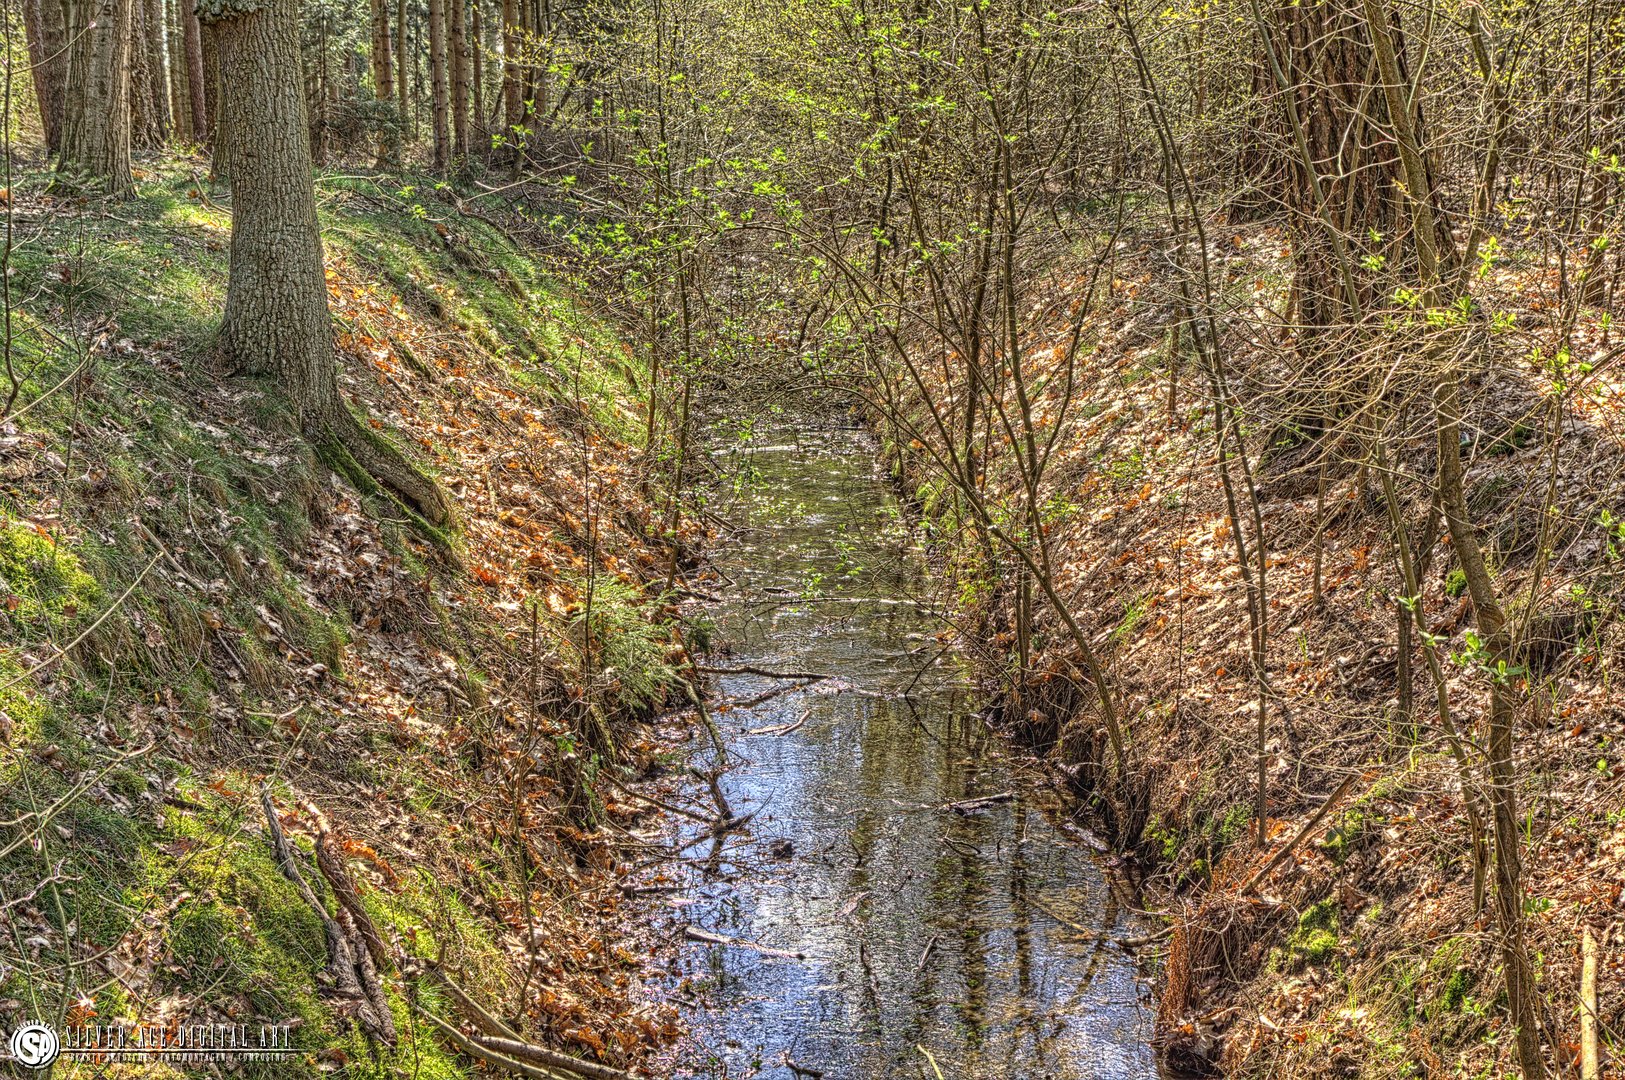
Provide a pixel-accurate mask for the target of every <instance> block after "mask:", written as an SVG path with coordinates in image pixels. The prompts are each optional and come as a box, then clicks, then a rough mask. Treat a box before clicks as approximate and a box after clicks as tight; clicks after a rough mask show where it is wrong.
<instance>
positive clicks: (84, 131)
mask: <svg viewBox="0 0 1625 1080" xmlns="http://www.w3.org/2000/svg"><path fill="white" fill-rule="evenodd" d="M130 6H131V0H63V3H62V11H63V17H64V20H65V22H66V25H67V30H68V41H69V45H68V79H67V86H66V90H65V93H64V96H63V109H62V148H61V152H60V153H59V154H58V155H57V169H58V171H59V172H60V173H62V174H64V175H65V176H67V177H81V178H85V179H88V180H90V181H92V182H93V184H94V186H95V187H97V188H99V189H100V190H102V191H104V192H106V193H107V194H108V195H110V196H112V197H113V198H119V199H122V198H127V197H128V196H130V195H131V194H133V193H134V191H135V178H134V177H133V176H132V175H131V173H130Z"/></svg>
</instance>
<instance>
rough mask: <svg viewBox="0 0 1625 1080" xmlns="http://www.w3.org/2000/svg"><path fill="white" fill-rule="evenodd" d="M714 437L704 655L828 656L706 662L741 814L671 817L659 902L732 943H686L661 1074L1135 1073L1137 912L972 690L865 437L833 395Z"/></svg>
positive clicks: (1141, 1060)
mask: <svg viewBox="0 0 1625 1080" xmlns="http://www.w3.org/2000/svg"><path fill="white" fill-rule="evenodd" d="M718 454H719V457H722V458H726V459H727V460H726V461H725V462H724V464H725V465H726V466H727V469H728V472H729V473H730V475H733V474H736V471H737V470H738V469H739V468H740V467H741V466H743V467H744V468H745V470H746V475H747V477H749V479H750V482H748V483H746V484H743V485H742V486H741V487H740V490H739V492H738V494H737V496H736V498H735V504H734V505H733V507H732V508H731V509H730V510H729V512H728V513H729V517H730V518H731V519H733V520H735V521H740V522H742V523H743V524H744V526H745V527H744V528H743V529H741V531H740V532H739V534H738V535H737V536H735V537H732V538H730V539H728V540H727V541H725V542H724V543H723V544H721V545H719V546H720V547H721V549H722V550H721V551H720V552H719V553H718V558H717V566H718V569H719V571H720V572H721V574H723V575H724V577H725V579H726V580H725V581H724V582H723V584H722V585H721V586H720V587H719V591H721V592H722V593H723V594H724V596H725V599H724V601H723V602H722V603H719V604H717V605H715V606H714V607H713V608H712V609H711V610H710V612H709V616H710V617H711V618H712V619H714V620H715V622H716V629H715V632H714V643H715V644H723V643H726V644H727V645H728V646H729V647H731V655H728V656H726V657H714V659H715V662H716V663H717V665H718V666H725V667H732V668H741V667H756V668H762V669H768V670H773V671H805V672H825V673H830V674H832V675H833V676H835V677H834V678H831V679H826V680H822V681H818V682H810V683H804V684H800V685H799V687H798V686H797V684H794V683H791V682H788V681H786V680H783V679H776V678H770V677H764V676H760V675H751V674H730V675H724V676H721V677H720V678H719V679H718V680H717V684H718V685H717V689H718V691H719V693H718V695H717V699H716V700H717V701H718V703H719V705H718V706H717V708H718V715H717V721H718V723H719V724H720V725H721V727H722V729H723V731H724V732H725V734H726V735H727V737H728V740H729V753H730V756H731V763H732V766H733V767H732V769H731V771H729V772H728V773H727V774H726V776H725V777H724V778H723V780H722V786H723V790H724V792H725V793H726V796H727V799H728V801H729V803H730V804H731V805H732V808H733V810H734V812H735V813H736V814H744V813H754V814H755V817H754V818H753V819H752V820H751V821H750V823H749V825H748V827H747V828H745V829H743V830H740V831H737V832H734V833H731V834H729V835H728V836H726V837H725V838H723V839H722V840H721V841H720V842H717V841H713V840H711V839H708V838H706V837H705V836H704V835H703V834H704V829H703V827H702V826H699V825H697V824H696V825H693V826H692V827H691V829H690V830H689V831H688V832H685V834H684V835H683V837H682V839H683V840H695V841H696V842H695V843H694V845H693V846H691V847H689V848H687V849H686V852H685V854H686V855H688V856H689V858H690V860H691V861H690V862H689V863H687V864H685V866H684V868H683V869H682V870H681V871H680V875H681V876H680V884H681V888H680V889H679V890H678V891H677V893H676V894H675V895H674V897H673V899H672V901H671V903H672V905H673V907H674V909H675V910H676V912H677V918H678V919H679V921H680V923H684V924H688V925H690V926H692V927H694V928H696V929H697V930H699V931H700V932H701V933H703V934H712V935H716V936H719V937H723V938H727V939H730V942H731V943H729V944H710V943H705V942H689V943H688V944H686V945H685V947H684V950H683V953H682V956H681V960H680V967H681V969H682V970H681V973H680V976H679V977H678V979H679V985H678V986H677V988H676V990H675V991H674V996H675V998H676V1000H678V1001H679V1002H680V1003H681V1004H682V1005H683V1007H684V1010H685V1013H686V1020H687V1022H688V1024H689V1026H690V1027H691V1029H692V1031H693V1032H694V1036H693V1038H694V1045H693V1046H691V1047H689V1048H688V1051H687V1053H686V1056H685V1068H684V1069H683V1070H680V1071H679V1072H678V1073H677V1075H680V1076H691V1077H692V1076H708V1077H730V1078H738V1077H749V1076H757V1075H760V1076H770V1077H786V1078H788V1077H794V1076H797V1075H800V1076H812V1075H814V1074H815V1073H821V1074H822V1075H823V1076H824V1077H826V1078H828V1080H848V1078H850V1080H870V1078H880V1077H910V1078H912V1077H925V1078H928V1080H929V1078H935V1077H936V1076H939V1075H940V1076H942V1077H944V1078H947V1080H956V1078H964V1080H971V1078H1021V1080H1042V1078H1055V1080H1074V1078H1077V1080H1082V1078H1091V1080H1097V1078H1108V1080H1109V1078H1117V1077H1134V1078H1143V1077H1153V1076H1155V1075H1156V1069H1155V1065H1154V1063H1153V1055H1152V1052H1151V1050H1150V1048H1149V1041H1150V1036H1151V1008H1150V1002H1149V999H1148V996H1147V989H1146V982H1145V980H1144V979H1143V978H1142V977H1141V975H1140V973H1139V972H1138V970H1137V968H1136V965H1135V962H1134V960H1133V958H1132V957H1131V956H1130V955H1129V954H1128V953H1126V952H1125V951H1124V950H1123V949H1122V948H1120V947H1119V946H1117V945H1115V944H1113V943H1112V938H1114V937H1119V936H1132V935H1135V934H1138V933H1141V932H1143V928H1142V927H1140V926H1138V925H1136V924H1134V923H1133V922H1132V921H1130V917H1129V916H1127V915H1126V913H1124V912H1122V911H1121V910H1120V909H1119V907H1118V905H1117V904H1116V901H1115V900H1114V893H1113V890H1112V889H1111V888H1110V887H1109V885H1108V882H1107V880H1106V879H1105V878H1104V876H1103V874H1102V872H1101V870H1100V868H1099V867H1098V866H1097V865H1096V864H1095V862H1094V861H1093V858H1092V857H1091V853H1090V852H1089V851H1088V849H1087V848H1085V847H1084V846H1083V845H1081V844H1080V843H1079V842H1078V841H1077V840H1075V839H1073V838H1071V837H1069V836H1067V835H1065V834H1064V833H1062V832H1061V831H1060V830H1059V829H1058V828H1057V826H1056V825H1055V824H1054V820H1055V819H1054V816H1053V815H1054V813H1055V807H1054V806H1053V805H1050V804H1049V803H1048V802H1047V801H1046V797H1045V796H1043V795H1042V794H1041V793H1039V792H1038V789H1037V788H1036V787H1035V786H1034V785H1032V784H1031V783H1026V784H1024V782H1023V780H1022V778H1021V777H1020V776H1018V775H1015V773H1014V765H1013V764H1012V762H1011V761H1010V760H1009V759H1008V756H1007V754H1006V752H1005V750H1004V749H1003V748H1002V747H1001V745H1000V742H999V740H998V739H997V738H996V737H995V736H993V735H992V734H990V733H989V732H988V730H987V729H986V726H985V725H984V723H983V722H982V721H981V720H980V719H979V718H978V717H977V716H976V715H974V713H973V711H972V710H973V703H972V700H971V695H970V692H969V685H968V682H967V680H966V678H965V675H964V672H963V670H962V667H961V665H959V664H958V663H957V662H956V660H955V658H954V656H953V655H952V653H951V651H949V650H948V649H947V648H946V647H945V645H944V640H946V639H942V638H940V635H941V631H942V630H943V623H942V622H941V621H940V619H939V618H938V617H937V616H936V615H935V614H934V613H933V611H932V610H931V606H932V603H933V602H934V601H940V600H941V599H942V598H941V597H940V596H938V595H934V594H935V592H936V591H935V590H934V589H933V588H932V587H931V586H932V582H931V581H930V579H929V576H928V574H927V572H926V570H925V564H924V562H923V560H922V559H921V558H920V556H919V553H918V552H917V551H916V550H914V548H913V547H912V546H911V544H910V542H909V537H908V535H907V531H906V529H905V528H904V527H903V525H902V524H901V523H900V521H899V515H898V512H897V507H896V503H895V500H894V499H893V498H892V495H891V492H890V489H889V487H888V485H887V484H886V483H885V481H884V478H883V477H881V476H880V475H879V474H878V473H877V472H876V469H875V462H876V460H877V455H876V452H875V447H874V446H873V444H872V443H871V441H870V440H869V439H868V438H867V437H866V436H865V435H863V434H862V433H860V432H857V431H853V430H850V429H846V428H844V427H841V426H839V421H832V423H831V424H830V425H829V426H819V425H816V424H806V425H803V426H800V427H797V428H785V429H781V430H778V431H775V432H772V433H770V434H769V435H768V436H767V437H766V438H765V439H758V440H757V444H756V445H755V446H754V447H752V446H750V444H745V445H744V447H743V448H741V447H739V446H733V447H730V448H729V449H727V450H723V451H718ZM786 687H792V689H790V690H789V691H788V692H782V693H774V692H775V691H781V690H785V688H786ZM768 695H771V696H768ZM764 696H766V700H760V701H759V702H758V703H756V704H751V702H753V701H757V700H758V699H761V698H763V697H764ZM729 702H732V703H736V704H735V705H734V706H733V707H725V703H729ZM738 703H744V704H738ZM797 725H799V726H797ZM752 732H755V734H752ZM1007 793H1008V794H1009V795H1010V796H1011V797H1010V798H1008V799H1006V800H1004V801H988V802H987V803H985V804H983V805H978V806H971V807H966V806H955V805H952V804H960V803H964V802H965V801H966V800H975V799H984V798H989V797H992V798H993V799H997V798H998V797H1001V796H1004V795H1006V794H1007ZM737 942H749V943H752V944H754V945H756V946H760V947H761V949H756V948H751V947H748V946H746V945H743V944H737ZM762 950H772V951H771V952H768V951H762ZM780 953H788V954H793V955H790V956H785V955H777V954H780ZM797 1070H801V1071H800V1072H799V1073H798V1072H797Z"/></svg>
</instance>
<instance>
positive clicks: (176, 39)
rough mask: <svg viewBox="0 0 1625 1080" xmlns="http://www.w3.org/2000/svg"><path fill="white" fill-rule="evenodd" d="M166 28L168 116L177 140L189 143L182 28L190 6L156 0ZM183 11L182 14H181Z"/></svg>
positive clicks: (189, 114)
mask: <svg viewBox="0 0 1625 1080" xmlns="http://www.w3.org/2000/svg"><path fill="white" fill-rule="evenodd" d="M160 2H161V3H162V4H163V5H164V16H165V19H166V21H167V22H168V25H169V26H170V31H169V115H170V117H171V121H172V123H171V130H172V131H173V133H174V136H175V139H176V141H177V142H191V141H192V139H193V135H192V107H191V102H192V91H191V88H190V87H189V86H188V85H187V79H186V40H185V36H184V33H183V31H182V29H181V28H182V27H183V26H184V25H185V21H184V20H185V18H187V17H189V16H190V14H191V10H190V5H189V4H186V3H184V2H183V3H180V4H177V3H176V0H160ZM182 12H184V13H185V14H184V15H183V14H181V13H182Z"/></svg>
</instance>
